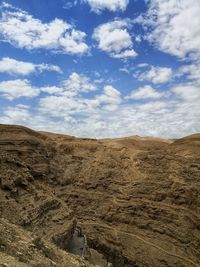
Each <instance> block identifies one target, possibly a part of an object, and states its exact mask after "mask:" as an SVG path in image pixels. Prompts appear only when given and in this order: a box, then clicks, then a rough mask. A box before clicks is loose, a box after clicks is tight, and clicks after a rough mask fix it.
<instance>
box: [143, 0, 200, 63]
mask: <svg viewBox="0 0 200 267" xmlns="http://www.w3.org/2000/svg"><path fill="white" fill-rule="evenodd" d="M148 2H149V10H148V13H147V16H146V18H142V17H140V19H139V20H138V22H142V23H144V24H145V26H147V29H148V31H147V35H146V38H147V39H148V40H149V41H150V42H152V43H153V44H154V45H155V46H156V47H157V48H159V49H160V50H161V51H164V52H166V53H169V54H171V55H175V56H177V57H179V58H181V59H185V58H192V59H196V58H199V57H200V16H199V14H200V1H199V0H181V1H174V0H162V1H160V0H150V1H148Z"/></svg>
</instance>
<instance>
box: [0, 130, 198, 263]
mask: <svg viewBox="0 0 200 267" xmlns="http://www.w3.org/2000/svg"><path fill="white" fill-rule="evenodd" d="M0 185H1V186H0V191H1V192H0V217H1V221H0V222H1V223H0V227H1V228H2V229H4V228H6V229H8V232H9V236H10V239H9V240H13V241H12V242H8V241H7V240H5V236H3V235H2V231H0V256H1V257H0V263H2V264H3V263H6V264H7V266H47V267H48V266H61V267H62V266H63V267H64V266H67V267H76V266H77V267H78V266H88V267H89V266H94V265H93V264H96V265H98V266H102V267H106V266H109V265H108V264H109V262H110V263H112V264H113V266H114V267H134V266H138V267H144V266H145V267H162V266H163V267H169V266H177V267H182V266H183V267H188V266H189V267H190V266H200V255H199V248H200V228H199V225H200V215H199V214H200V210H199V207H200V205H199V204H200V194H199V190H200V135H198V134H197V135H193V136H190V137H186V138H183V139H179V140H175V141H171V140H163V139H158V138H141V137H137V136H135V137H129V138H121V139H110V140H109V139H108V140H94V139H93V140H92V139H78V138H74V137H71V136H64V135H56V134H51V133H44V132H42V133H38V132H35V131H32V130H30V129H27V128H24V127H20V126H8V125H1V126H0ZM77 225H78V226H80V227H81V229H82V231H83V233H84V234H85V235H86V237H87V242H88V247H89V248H88V249H89V254H88V255H86V257H85V260H84V259H83V258H81V257H79V256H76V255H73V254H70V253H67V252H66V250H67V246H68V245H69V242H70V240H71V238H72V234H73V231H74V229H75V227H77ZM2 229H0V230H2ZM28 236H31V239H32V240H33V241H30V244H29V242H28V241H26V240H27V238H28ZM19 240H21V241H22V242H20V243H19ZM17 242H18V243H19V244H20V245H19V244H18V243H17ZM31 242H32V243H31ZM16 244H18V245H16ZM20 246H21V247H20ZM30 247H32V249H33V251H34V252H33V251H32V254H30V253H28V251H29V248H30ZM18 248H19V249H18ZM20 249H21V250H20ZM18 250H19V251H18ZM20 253H22V254H23V255H21V254H20ZM66 259H67V260H66ZM1 261H2V262H1ZM66 261H67V263H66ZM89 261H90V262H89ZM14 262H17V263H14ZM52 262H53V263H52ZM9 264H10V265H9ZM14 264H15V265H14ZM16 264H17V265H16Z"/></svg>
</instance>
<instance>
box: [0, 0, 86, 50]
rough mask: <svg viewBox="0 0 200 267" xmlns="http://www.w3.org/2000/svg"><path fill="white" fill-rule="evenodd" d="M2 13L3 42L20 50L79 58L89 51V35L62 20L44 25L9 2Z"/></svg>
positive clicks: (0, 26)
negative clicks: (39, 50)
mask: <svg viewBox="0 0 200 267" xmlns="http://www.w3.org/2000/svg"><path fill="white" fill-rule="evenodd" d="M1 13H2V14H1V18H0V35H1V36H2V37H1V39H3V40H4V41H5V42H9V43H10V44H12V45H14V46H16V47H19V48H26V49H28V50H33V49H48V50H52V51H54V52H60V53H63V54H77V55H82V54H85V53H87V52H88V51H89V47H88V45H87V44H86V43H85V38H86V34H85V33H84V32H82V31H79V30H76V29H75V28H74V26H73V25H71V24H69V23H67V22H65V21H63V20H61V19H57V18H56V19H54V20H53V21H51V22H49V23H43V22H42V21H41V20H39V19H36V18H34V17H32V16H31V15H30V14H28V13H27V12H25V11H23V10H20V9H16V8H14V7H13V6H11V5H5V3H4V5H3V6H1Z"/></svg>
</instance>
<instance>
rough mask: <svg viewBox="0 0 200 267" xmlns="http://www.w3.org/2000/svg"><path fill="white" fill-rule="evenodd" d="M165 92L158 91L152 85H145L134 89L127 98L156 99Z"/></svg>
mask: <svg viewBox="0 0 200 267" xmlns="http://www.w3.org/2000/svg"><path fill="white" fill-rule="evenodd" d="M162 96H163V93H161V92H158V91H157V90H155V89H154V88H152V87H151V86H150V85H146V86H144V87H140V88H138V89H137V90H134V91H132V93H131V94H130V95H129V96H127V97H126V99H136V100H140V99H156V98H161V97H162Z"/></svg>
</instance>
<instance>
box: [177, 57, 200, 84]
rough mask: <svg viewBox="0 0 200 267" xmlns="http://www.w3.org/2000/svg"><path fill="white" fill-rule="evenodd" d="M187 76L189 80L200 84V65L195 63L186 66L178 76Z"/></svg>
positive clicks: (181, 68)
mask: <svg viewBox="0 0 200 267" xmlns="http://www.w3.org/2000/svg"><path fill="white" fill-rule="evenodd" d="M183 75H186V77H187V79H189V80H192V81H194V82H195V83H198V84H200V63H198V62H195V63H192V64H190V65H184V66H182V67H180V69H179V70H178V73H177V76H183Z"/></svg>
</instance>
